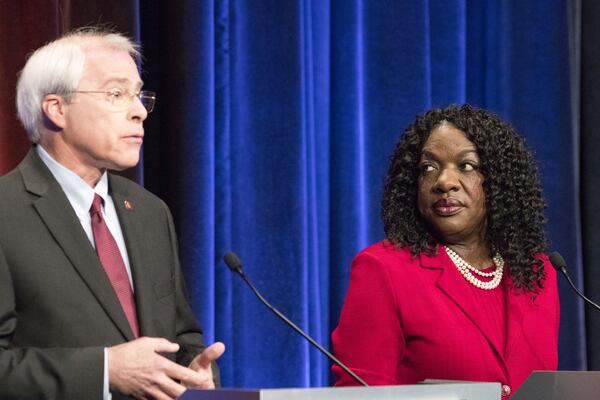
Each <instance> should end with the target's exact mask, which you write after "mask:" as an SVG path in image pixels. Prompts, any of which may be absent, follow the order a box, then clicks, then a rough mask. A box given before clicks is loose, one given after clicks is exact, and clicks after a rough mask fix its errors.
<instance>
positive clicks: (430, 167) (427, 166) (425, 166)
mask: <svg viewBox="0 0 600 400" xmlns="http://www.w3.org/2000/svg"><path fill="white" fill-rule="evenodd" d="M433 170H434V168H433V165H431V164H422V165H421V172H422V173H427V172H431V171H433Z"/></svg>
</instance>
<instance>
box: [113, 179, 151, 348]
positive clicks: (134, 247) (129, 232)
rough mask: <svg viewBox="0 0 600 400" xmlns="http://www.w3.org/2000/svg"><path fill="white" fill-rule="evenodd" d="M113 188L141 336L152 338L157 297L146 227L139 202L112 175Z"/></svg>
mask: <svg viewBox="0 0 600 400" xmlns="http://www.w3.org/2000/svg"><path fill="white" fill-rule="evenodd" d="M109 188H110V191H111V196H112V198H113V201H114V203H115V209H116V210H117V215H118V217H119V223H120V225H121V231H122V232H123V237H124V238H125V244H126V246H127V253H128V255H129V265H130V267H131V275H132V279H133V287H134V295H135V299H136V307H137V314H138V323H139V325H140V334H141V335H144V336H152V335H153V332H154V331H153V326H154V324H153V323H152V319H151V316H152V315H153V313H152V307H153V298H154V295H153V292H152V281H151V277H149V276H148V274H147V272H146V271H147V268H145V267H146V266H147V261H146V259H145V255H146V254H148V250H147V249H146V246H145V241H144V236H145V233H144V226H143V223H142V220H141V217H140V213H139V211H138V210H137V207H138V206H140V204H139V202H138V201H137V199H134V198H130V196H129V193H128V191H127V188H126V187H125V185H122V184H120V182H119V181H118V180H117V179H113V177H112V175H111V174H109Z"/></svg>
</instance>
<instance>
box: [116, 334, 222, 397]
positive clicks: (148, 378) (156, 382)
mask: <svg viewBox="0 0 600 400" xmlns="http://www.w3.org/2000/svg"><path fill="white" fill-rule="evenodd" d="M215 346H216V348H217V349H218V348H221V349H222V350H221V352H220V353H219V354H218V355H217V356H216V357H215V350H211V352H210V353H211V354H209V355H208V356H207V357H208V358H211V359H216V358H217V357H218V356H220V355H221V354H222V353H223V351H224V346H223V344H222V343H215V344H213V345H212V346H210V347H208V348H207V349H206V350H205V352H206V351H208V350H209V349H211V348H214V347H215ZM178 350H179V345H178V344H177V343H172V342H169V341H168V340H166V339H159V338H148V337H143V338H139V339H136V340H133V341H131V342H128V343H123V344H120V345H117V346H114V347H109V348H108V349H107V351H108V380H109V384H110V388H111V390H115V391H118V392H120V393H123V394H126V395H129V396H133V397H135V398H139V399H146V398H152V399H159V400H162V399H165V400H166V399H175V398H177V397H178V396H180V395H181V394H182V393H183V392H184V391H185V389H186V386H188V385H189V386H194V387H208V386H206V381H207V376H208V375H207V372H206V371H204V370H202V372H197V371H195V370H194V369H192V368H186V367H183V366H181V365H179V364H176V363H174V362H173V361H171V360H169V359H167V358H165V357H163V356H161V355H160V354H158V353H175V352H177V351H178ZM203 354H204V353H203ZM196 359H200V360H202V361H203V358H202V354H201V355H199V356H197V357H196ZM196 359H194V361H192V364H194V362H195V361H196ZM204 369H206V368H204ZM208 370H209V371H210V367H209V368H208ZM179 382H185V386H184V385H183V384H180V383H179ZM210 383H211V385H212V386H210V387H214V384H213V383H212V372H210Z"/></svg>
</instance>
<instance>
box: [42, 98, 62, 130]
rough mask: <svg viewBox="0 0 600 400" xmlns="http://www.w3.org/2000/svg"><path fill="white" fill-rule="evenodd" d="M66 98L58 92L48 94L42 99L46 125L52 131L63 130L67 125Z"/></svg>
mask: <svg viewBox="0 0 600 400" xmlns="http://www.w3.org/2000/svg"><path fill="white" fill-rule="evenodd" d="M66 104H67V103H66V102H65V99H63V98H62V97H61V96H58V95H56V94H47V95H46V96H45V97H44V98H43V99H42V111H43V113H44V126H45V127H46V128H47V129H50V130H52V131H61V130H63V129H64V127H65V123H66V114H65V106H66Z"/></svg>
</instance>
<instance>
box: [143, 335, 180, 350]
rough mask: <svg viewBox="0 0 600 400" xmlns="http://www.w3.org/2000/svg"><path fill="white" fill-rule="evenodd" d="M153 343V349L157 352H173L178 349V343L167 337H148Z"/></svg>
mask: <svg viewBox="0 0 600 400" xmlns="http://www.w3.org/2000/svg"><path fill="white" fill-rule="evenodd" d="M149 340H152V341H153V342H154V343H153V345H154V351H155V352H157V353H175V352H177V351H179V345H178V344H177V343H173V342H169V341H168V340H167V339H155V338H152V339H149Z"/></svg>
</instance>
